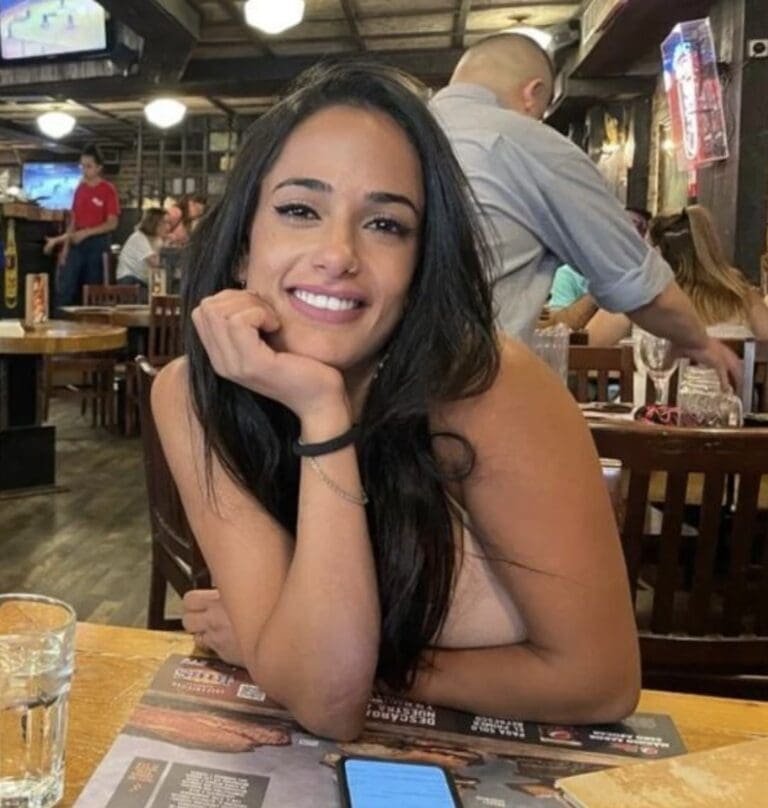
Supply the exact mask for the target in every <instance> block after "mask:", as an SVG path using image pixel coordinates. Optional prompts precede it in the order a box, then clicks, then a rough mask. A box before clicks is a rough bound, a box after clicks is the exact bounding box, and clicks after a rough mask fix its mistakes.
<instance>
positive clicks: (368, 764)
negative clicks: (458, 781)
mask: <svg viewBox="0 0 768 808" xmlns="http://www.w3.org/2000/svg"><path fill="white" fill-rule="evenodd" d="M337 771H338V777H339V787H340V788H341V799H342V804H343V805H344V807H345V808H461V800H460V799H459V795H458V792H457V791H456V786H455V785H454V783H453V781H452V779H451V775H450V774H449V773H448V771H447V770H446V769H444V768H443V767H442V766H436V765H434V764H432V763H411V762H410V761H405V760H380V759H378V758H368V757H354V756H351V757H343V758H341V760H340V761H339V762H338V764H337Z"/></svg>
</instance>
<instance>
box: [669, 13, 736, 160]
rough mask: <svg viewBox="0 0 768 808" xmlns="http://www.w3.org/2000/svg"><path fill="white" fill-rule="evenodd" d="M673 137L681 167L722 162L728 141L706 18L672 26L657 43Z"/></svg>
mask: <svg viewBox="0 0 768 808" xmlns="http://www.w3.org/2000/svg"><path fill="white" fill-rule="evenodd" d="M661 54H662V58H663V61H664V88H665V90H666V92H667V100H668V102H669V112H670V118H671V122H672V139H673V140H674V142H675V146H676V147H677V148H678V149H679V154H680V159H681V162H682V163H683V166H684V167H685V168H688V169H691V168H696V167H697V166H701V165H705V164H707V163H711V162H713V161H714V160H724V159H725V158H727V157H728V139H727V135H726V131H725V117H724V115H723V99H722V91H721V88H720V77H719V75H718V72H717V55H716V53H715V45H714V42H713V40H712V29H711V27H710V24H709V20H708V19H704V20H691V21H689V22H683V23H679V24H678V25H676V26H675V27H674V28H673V29H672V32H671V33H670V35H669V36H668V37H667V38H666V39H665V40H664V42H663V43H662V45H661Z"/></svg>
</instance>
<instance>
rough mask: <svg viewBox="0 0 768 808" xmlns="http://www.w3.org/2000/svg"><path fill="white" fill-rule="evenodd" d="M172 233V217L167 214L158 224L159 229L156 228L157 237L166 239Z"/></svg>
mask: <svg viewBox="0 0 768 808" xmlns="http://www.w3.org/2000/svg"><path fill="white" fill-rule="evenodd" d="M170 232H171V217H170V216H169V215H168V214H167V213H166V214H165V215H164V216H163V218H162V219H160V221H159V222H158V223H157V227H156V228H155V236H157V238H165V237H166V236H167V235H168V234H169V233H170Z"/></svg>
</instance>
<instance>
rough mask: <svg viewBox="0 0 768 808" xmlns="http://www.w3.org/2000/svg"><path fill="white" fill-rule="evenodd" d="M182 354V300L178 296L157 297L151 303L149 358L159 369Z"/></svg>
mask: <svg viewBox="0 0 768 808" xmlns="http://www.w3.org/2000/svg"><path fill="white" fill-rule="evenodd" d="M182 353H184V349H183V347H182V328H181V298H180V297H179V296H178V295H155V296H154V297H153V298H152V300H150V302H149V344H148V346H147V357H148V359H149V361H150V362H151V363H152V364H153V365H154V366H155V367H159V366H162V365H166V364H168V362H170V361H171V359H175V358H176V357H177V356H181V354H182Z"/></svg>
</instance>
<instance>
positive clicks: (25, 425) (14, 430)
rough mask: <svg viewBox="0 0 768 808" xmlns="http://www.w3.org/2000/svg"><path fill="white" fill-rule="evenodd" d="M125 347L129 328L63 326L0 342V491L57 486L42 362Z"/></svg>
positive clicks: (65, 323) (42, 328)
mask: <svg viewBox="0 0 768 808" xmlns="http://www.w3.org/2000/svg"><path fill="white" fill-rule="evenodd" d="M125 341H126V329H125V328H122V327H118V326H113V325H105V324H99V323H75V322H68V321H64V320H50V321H49V322H47V323H43V324H42V325H39V326H36V327H35V328H34V329H33V330H30V331H25V332H24V333H22V334H18V335H14V336H0V491H2V490H8V489H19V488H31V487H49V486H52V485H54V484H55V481H56V455H55V439H56V436H55V430H54V427H53V426H50V425H46V426H44V425H43V410H44V397H45V379H44V371H43V356H46V355H52V354H59V353H84V352H91V351H112V350H115V349H117V348H121V347H122V346H123V345H125Z"/></svg>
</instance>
